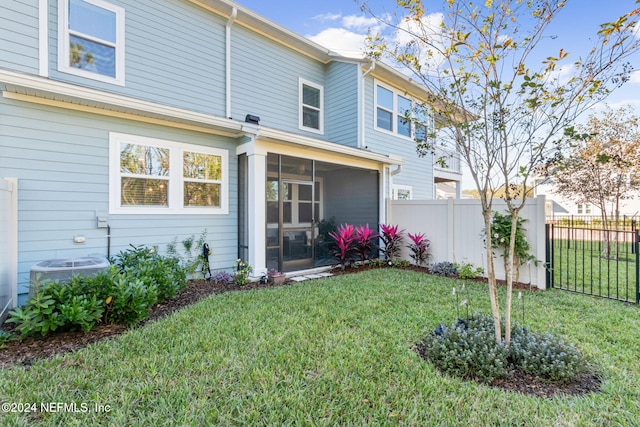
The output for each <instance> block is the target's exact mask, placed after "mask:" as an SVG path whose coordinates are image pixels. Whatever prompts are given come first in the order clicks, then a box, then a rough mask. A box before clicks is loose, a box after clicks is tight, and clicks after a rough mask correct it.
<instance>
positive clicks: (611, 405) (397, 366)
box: [0, 269, 640, 426]
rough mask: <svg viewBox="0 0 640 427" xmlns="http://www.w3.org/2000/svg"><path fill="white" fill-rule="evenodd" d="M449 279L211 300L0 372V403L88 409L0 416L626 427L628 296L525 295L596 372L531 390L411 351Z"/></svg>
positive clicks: (629, 402)
mask: <svg viewBox="0 0 640 427" xmlns="http://www.w3.org/2000/svg"><path fill="white" fill-rule="evenodd" d="M453 286H456V287H457V288H458V296H460V293H461V292H460V287H461V282H459V281H453V280H450V279H444V278H439V277H435V276H429V275H425V274H421V273H415V272H410V271H402V270H395V269H389V270H370V271H366V272H363V273H358V274H352V275H343V276H336V277H331V278H326V279H318V280H313V281H307V282H302V283H300V284H296V285H292V286H285V287H279V288H272V289H265V290H257V291H248V292H230V293H226V294H222V295H217V296H213V297H210V298H209V299H207V300H204V301H201V302H200V303H198V304H196V305H194V306H192V307H189V308H187V309H185V310H183V311H181V312H179V313H177V314H175V315H173V316H171V317H168V318H166V319H164V320H161V321H158V322H154V323H152V324H149V325H147V326H145V327H142V328H139V329H136V330H132V331H130V332H128V333H126V334H124V335H122V336H120V337H117V338H115V339H113V340H110V341H105V342H101V343H98V344H96V345H92V346H90V347H88V348H86V349H84V350H82V351H79V352H78V353H76V354H73V355H68V356H66V357H63V358H56V359H53V360H48V361H41V362H37V363H35V364H34V365H33V366H30V367H28V368H25V367H14V368H10V369H6V370H3V371H0V400H1V401H2V402H3V403H7V402H16V403H36V404H37V405H38V411H39V410H40V402H63V403H71V402H75V403H76V404H77V407H78V410H82V408H83V407H82V404H83V403H85V404H87V405H88V407H87V412H78V413H70V412H56V413H42V412H37V413H35V414H31V415H26V414H15V413H9V414H6V413H5V414H0V417H2V418H1V419H0V424H3V425H47V426H50V425H61V426H62V425H64V426H67V425H78V426H87V425H113V426H121V425H149V426H155V425H223V426H224V425H239V426H249V425H251V426H253V425H276V426H280V425H314V426H315V425H320V426H323V425H326V426H334V425H376V426H378V425H416V426H440V425H441V426H456V425H463V426H467V425H471V426H488V425H505V426H507V425H508V426H511V425H518V426H521V425H527V426H591V425H625V426H627V425H629V426H633V425H639V423H640V421H639V420H640V363H639V362H638V360H639V358H638V351H639V349H640V347H638V343H640V313H639V312H638V307H637V306H632V305H625V304H622V303H620V302H616V301H610V300H603V299H594V298H591V297H587V296H583V295H575V294H571V293H567V292H560V291H548V292H533V293H529V292H527V293H526V295H525V296H524V299H523V300H524V301H525V304H526V323H527V324H529V325H531V326H532V327H533V328H534V329H536V330H550V331H552V332H554V333H558V334H562V335H564V336H565V337H566V338H567V339H568V340H570V341H573V342H575V343H576V344H577V345H578V347H579V348H581V349H582V350H583V352H584V353H585V354H586V356H587V358H588V359H589V360H591V361H594V362H595V363H597V365H598V366H599V369H600V372H601V374H602V376H603V380H604V383H603V387H602V392H601V393H598V394H591V395H586V396H583V397H555V398H553V399H539V398H534V397H528V396H522V395H515V394H511V393H508V392H504V391H501V390H498V389H492V388H490V387H487V386H483V385H478V384H475V383H471V382H465V381H463V380H460V379H457V378H450V377H446V376H443V375H442V374H440V373H439V372H438V371H436V370H435V369H434V368H432V367H431V366H430V364H429V363H427V362H425V361H424V360H422V359H421V358H420V357H419V356H418V355H417V354H416V353H415V352H414V351H413V350H412V346H413V345H414V343H416V342H417V341H418V340H420V338H421V337H422V336H424V335H425V334H426V333H428V332H429V331H430V330H432V329H433V328H435V327H436V326H437V325H438V323H440V322H445V323H451V322H453V321H454V320H455V318H456V306H455V303H454V297H453V296H452V292H451V288H452V287H453ZM466 293H468V295H466V296H465V298H467V299H468V300H469V302H470V305H471V309H472V310H473V311H484V312H489V301H488V296H487V292H486V285H483V284H479V283H467V284H466ZM514 313H518V314H517V316H516V317H517V318H518V320H520V316H521V315H520V313H521V309H520V307H516V310H514ZM95 403H97V404H100V405H103V406H104V405H109V408H110V411H109V412H99V413H96V412H93V409H94V404H95Z"/></svg>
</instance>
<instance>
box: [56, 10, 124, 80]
mask: <svg viewBox="0 0 640 427" xmlns="http://www.w3.org/2000/svg"><path fill="white" fill-rule="evenodd" d="M58 11H59V12H58V70H60V71H62V72H65V73H69V74H74V75H77V76H82V77H86V78H89V79H94V80H99V81H102V82H106V83H113V84H118V85H124V9H123V8H121V7H118V6H115V5H112V4H110V3H107V2H105V1H103V0H58Z"/></svg>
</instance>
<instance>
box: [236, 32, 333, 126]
mask: <svg viewBox="0 0 640 427" xmlns="http://www.w3.org/2000/svg"><path fill="white" fill-rule="evenodd" d="M232 31H233V34H232V59H231V82H232V89H231V94H232V99H233V100H232V116H233V117H234V118H236V119H243V118H244V117H245V115H246V114H254V115H257V116H259V117H260V124H261V125H264V126H268V127H272V128H276V129H281V130H285V131H288V132H293V133H300V134H304V135H307V136H314V137H320V138H323V137H322V136H318V134H316V133H310V132H306V131H301V130H299V129H298V107H299V102H298V85H299V78H300V77H302V78H303V79H306V80H309V81H311V82H314V83H316V84H319V85H322V86H325V70H324V68H325V67H324V64H321V63H319V62H317V61H314V60H312V59H311V58H309V57H307V56H304V55H302V54H301V53H298V52H295V51H293V50H291V49H289V48H286V47H283V46H281V45H279V44H277V43H275V42H273V41H272V40H269V39H266V38H264V37H263V36H260V35H259V34H256V33H254V32H252V31H250V30H248V29H246V28H245V27H241V26H239V25H236V26H234V27H233V28H232ZM325 90H326V87H325ZM325 96H326V93H325Z"/></svg>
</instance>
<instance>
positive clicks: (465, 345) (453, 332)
mask: <svg viewBox="0 0 640 427" xmlns="http://www.w3.org/2000/svg"><path fill="white" fill-rule="evenodd" d="M418 349H419V351H420V353H421V354H423V355H426V356H427V357H428V360H430V361H431V363H433V364H434V365H435V366H436V367H437V368H438V369H440V370H441V371H443V372H446V373H448V374H450V375H454V376H458V377H462V378H473V379H478V380H480V381H483V382H487V383H488V382H491V381H493V380H495V379H497V378H503V377H506V376H507V374H508V371H507V367H508V357H509V350H508V349H507V347H506V346H505V345H503V344H497V343H496V341H495V336H494V332H493V324H490V325H487V324H484V322H477V321H475V320H474V319H470V320H469V321H463V320H459V321H458V322H457V323H456V324H454V325H452V326H451V327H447V326H445V325H440V326H438V328H436V330H435V331H434V332H433V333H431V334H430V335H428V336H427V337H426V338H425V339H424V340H423V341H422V342H421V343H420V344H418Z"/></svg>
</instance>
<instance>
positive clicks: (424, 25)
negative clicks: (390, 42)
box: [396, 13, 444, 44]
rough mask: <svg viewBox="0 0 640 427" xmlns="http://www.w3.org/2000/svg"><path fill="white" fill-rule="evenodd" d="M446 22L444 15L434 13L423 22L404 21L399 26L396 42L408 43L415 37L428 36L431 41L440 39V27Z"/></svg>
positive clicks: (422, 20)
mask: <svg viewBox="0 0 640 427" xmlns="http://www.w3.org/2000/svg"><path fill="white" fill-rule="evenodd" d="M443 20H444V15H443V14H442V13H432V14H431V15H426V16H425V17H423V18H422V19H421V22H419V23H418V22H416V21H413V20H404V21H402V22H401V23H400V25H398V32H397V35H396V41H397V42H398V43H400V44H405V43H408V42H410V41H412V40H414V39H415V37H414V36H413V35H419V36H427V37H429V38H430V39H432V40H433V39H434V38H435V37H439V34H440V25H441V24H442V21H443Z"/></svg>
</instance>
